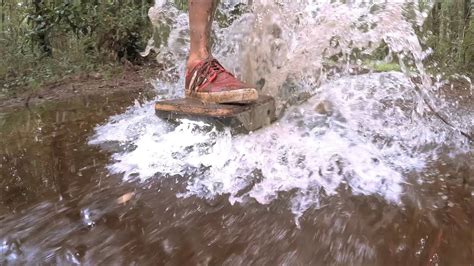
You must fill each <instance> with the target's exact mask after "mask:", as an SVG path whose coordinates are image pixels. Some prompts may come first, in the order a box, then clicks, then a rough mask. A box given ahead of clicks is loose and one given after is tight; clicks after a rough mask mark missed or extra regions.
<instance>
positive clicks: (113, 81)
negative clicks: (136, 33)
mask: <svg viewBox="0 0 474 266" xmlns="http://www.w3.org/2000/svg"><path fill="white" fill-rule="evenodd" d="M158 71H160V69H159V67H158V66H148V65H147V66H124V67H123V69H122V70H121V71H120V72H119V73H117V74H114V75H113V76H112V77H105V76H104V75H102V74H100V73H88V74H78V75H74V76H70V77H66V78H64V79H61V80H59V81H54V82H51V83H47V84H45V85H43V86H41V87H40V88H39V89H37V90H35V91H31V90H29V91H26V92H24V93H21V94H19V95H15V96H11V97H8V96H5V97H4V98H3V99H2V98H1V97H0V112H7V111H8V110H11V109H15V108H19V107H32V106H35V105H38V104H42V103H45V102H52V101H65V100H68V99H72V98H74V97H78V96H91V95H101V96H105V95H109V94H112V93H116V92H124V91H130V93H132V94H137V95H138V94H146V95H152V94H153V86H152V85H151V81H152V79H153V73H157V72H158Z"/></svg>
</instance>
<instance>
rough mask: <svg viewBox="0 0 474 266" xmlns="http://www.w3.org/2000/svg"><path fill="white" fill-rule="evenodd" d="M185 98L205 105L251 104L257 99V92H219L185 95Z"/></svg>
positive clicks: (247, 89)
mask: <svg viewBox="0 0 474 266" xmlns="http://www.w3.org/2000/svg"><path fill="white" fill-rule="evenodd" d="M186 96H187V97H190V98H196V99H199V100H201V101H203V102H206V103H251V102H254V101H256V100H257V99H258V92H257V90H256V89H253V88H245V89H238V90H231V91H220V92H195V93H186Z"/></svg>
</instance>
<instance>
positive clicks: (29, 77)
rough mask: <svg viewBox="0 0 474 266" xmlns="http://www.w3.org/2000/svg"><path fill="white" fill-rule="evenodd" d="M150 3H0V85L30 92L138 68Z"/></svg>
mask: <svg viewBox="0 0 474 266" xmlns="http://www.w3.org/2000/svg"><path fill="white" fill-rule="evenodd" d="M152 2H153V0H106V1H99V0H13V1H11V0H2V2H1V5H2V6H1V7H2V9H1V11H0V16H1V24H0V29H1V32H0V52H1V53H2V57H3V58H2V59H3V60H2V61H3V62H1V63H0V85H1V86H3V89H5V88H9V87H16V86H24V85H28V86H34V85H35V84H36V83H40V82H42V81H43V80H48V79H53V78H55V77H61V76H63V75H64V74H67V73H70V72H76V71H81V70H91V69H96V68H101V67H104V66H108V65H111V64H117V63H118V62H123V60H128V61H131V62H139V61H140V60H141V57H140V56H139V52H140V51H142V50H143V49H144V48H145V45H146V41H147V40H148V39H149V38H150V36H151V25H150V24H149V21H148V17H147V11H148V8H149V7H150V6H151V4H152ZM2 83H3V84H2Z"/></svg>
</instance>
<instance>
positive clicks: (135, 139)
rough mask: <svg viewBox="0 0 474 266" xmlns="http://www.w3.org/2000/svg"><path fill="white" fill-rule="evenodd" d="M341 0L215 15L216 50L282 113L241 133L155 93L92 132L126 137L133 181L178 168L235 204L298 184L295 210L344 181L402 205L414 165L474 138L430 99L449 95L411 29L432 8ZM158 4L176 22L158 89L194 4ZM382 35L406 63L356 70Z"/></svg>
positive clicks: (160, 18) (170, 70)
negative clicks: (165, 115)
mask: <svg viewBox="0 0 474 266" xmlns="http://www.w3.org/2000/svg"><path fill="white" fill-rule="evenodd" d="M331 2H333V1H309V0H308V1H278V2H274V1H264V0H261V1H253V3H252V4H251V5H242V3H240V2H237V1H227V2H224V3H222V4H221V7H222V9H221V10H222V12H224V14H226V15H227V17H228V18H229V20H230V21H231V23H230V25H226V26H225V27H219V25H218V23H215V26H214V29H215V36H216V42H215V47H214V54H215V56H216V57H217V58H219V59H220V60H221V62H222V63H223V64H224V65H225V66H226V67H228V68H229V69H230V70H232V71H233V72H235V73H237V74H238V75H239V76H241V77H242V78H243V79H245V80H247V81H250V82H254V83H258V84H264V86H263V88H262V91H263V93H266V94H271V95H273V96H275V97H276V98H277V100H278V107H279V111H280V114H281V119H280V120H279V121H278V122H277V123H275V124H273V125H271V126H269V127H267V128H265V129H262V130H259V131H257V132H253V133H251V134H249V135H242V136H232V135H231V134H230V130H229V129H224V130H218V129H217V128H215V127H214V126H213V125H209V124H205V123H203V122H197V121H191V120H182V121H181V123H180V124H179V125H178V126H172V125H170V124H168V123H166V122H165V121H162V120H160V119H159V118H157V117H155V116H154V110H153V102H149V103H147V104H145V105H143V106H138V105H137V106H133V107H131V108H129V110H128V111H127V112H125V113H124V114H121V115H117V116H114V117H112V118H110V120H109V122H108V123H106V124H104V125H101V126H98V127H97V128H96V133H95V135H94V136H93V137H92V138H91V140H90V143H91V144H94V145H104V147H109V146H110V145H108V144H110V143H118V144H120V147H121V149H119V150H114V153H113V158H112V162H111V164H110V165H109V170H110V172H111V173H114V174H123V176H124V179H125V180H129V179H136V178H139V179H141V180H146V179H149V178H166V176H169V175H176V174H177V175H180V176H182V177H183V178H182V180H181V181H182V182H185V183H186V191H182V192H180V193H179V194H178V196H182V197H188V196H192V195H194V196H199V197H203V198H213V197H215V196H217V195H223V194H226V195H229V201H230V202H231V203H232V204H233V203H235V202H241V203H242V204H244V202H245V201H246V200H249V199H250V200H255V201H257V202H259V203H261V204H268V203H270V202H272V201H273V200H275V199H276V198H278V197H279V193H280V192H291V199H290V200H289V201H288V206H289V209H291V211H292V212H293V213H294V214H295V217H296V218H298V217H300V216H301V215H302V214H303V213H304V211H305V210H307V209H308V208H312V207H316V208H317V207H318V206H320V202H321V199H322V198H324V197H328V196H334V195H337V193H338V191H339V189H345V190H350V191H351V192H352V193H353V194H355V195H378V196H380V197H382V198H385V199H386V200H387V201H388V202H391V203H393V204H399V203H400V202H401V195H402V194H403V191H404V189H403V183H404V182H406V180H405V176H406V174H407V173H409V172H422V171H423V169H424V168H425V167H426V164H427V162H429V161H430V160H432V159H435V158H436V157H437V156H438V154H439V150H440V149H444V148H446V147H450V148H449V149H450V155H452V156H454V155H455V154H458V153H467V152H469V149H470V146H469V145H470V144H469V142H468V141H467V139H466V138H464V137H463V136H462V135H461V134H460V133H459V131H457V130H454V129H453V128H452V127H450V126H447V125H446V124H445V123H444V122H443V121H442V120H440V119H436V118H435V117H434V116H433V115H427V114H426V112H427V111H430V108H429V106H428V105H427V103H429V104H431V105H433V106H441V105H442V104H444V102H442V101H441V102H440V101H437V100H435V99H436V97H434V95H435V93H436V89H437V86H435V85H433V84H432V81H431V78H430V77H429V75H428V74H427V73H426V71H425V70H424V66H423V59H424V58H425V56H426V55H427V53H429V50H428V51H424V50H423V49H422V48H421V45H420V42H419V40H418V38H417V36H416V34H415V30H414V27H416V26H417V25H421V23H422V22H423V19H424V17H426V13H424V11H423V10H419V9H418V8H417V5H416V4H415V3H414V2H411V1H390V3H388V2H386V1H383V2H382V1H381V2H380V3H377V1H375V2H376V3H372V4H370V5H369V4H367V3H365V1H351V2H350V3H349V4H341V3H331ZM242 6H244V7H246V8H242ZM236 10H239V12H241V13H242V14H239V15H235V13H239V12H236ZM408 11H412V12H411V14H412V16H411V17H409V16H408V15H407V13H409V12H408ZM149 14H150V17H151V20H152V22H153V23H154V24H155V25H156V27H157V28H160V27H163V23H167V24H168V25H171V27H170V32H169V37H168V38H167V41H166V42H163V43H161V44H160V45H159V46H158V47H153V46H149V50H152V49H153V50H155V51H156V52H157V53H158V58H157V60H159V61H160V62H161V63H163V64H164V65H165V67H166V70H165V71H163V72H162V73H160V77H159V79H158V80H157V81H156V83H155V87H156V89H157V91H158V93H159V96H158V97H157V98H158V99H159V98H162V97H178V96H181V95H182V94H183V87H184V86H183V83H184V80H183V78H182V77H183V76H184V75H183V73H184V62H185V58H186V54H187V47H188V34H187V33H188V24H187V23H188V20H187V14H186V13H184V12H181V11H179V10H178V9H176V8H175V7H174V6H173V5H172V4H171V3H168V2H166V1H157V2H156V5H155V6H154V7H153V8H152V9H151V10H150V12H149ZM382 43H386V44H387V45H388V47H389V49H390V53H389V54H388V56H387V60H389V59H390V58H392V57H393V56H396V57H397V58H398V59H399V63H400V64H401V67H402V71H403V72H387V73H368V74H360V75H352V72H354V69H355V68H357V67H359V66H360V65H361V64H362V62H361V59H360V58H358V57H357V56H359V55H364V54H370V53H371V52H372V51H374V50H375V49H376V48H377V47H379V46H380V45H381V44H382ZM150 44H152V43H150ZM354 51H359V53H358V54H355V53H354ZM328 62H331V63H332V64H333V67H332V68H331V70H330V71H328V69H327V68H326V67H325V66H326V65H327V64H328ZM414 70H415V71H414ZM413 76H417V77H418V78H419V79H420V80H421V82H420V84H421V85H419V84H418V85H417V84H414V83H413V81H412V77H413ZM471 90H472V87H471ZM301 99H305V100H307V101H306V102H304V103H301ZM431 111H433V110H431ZM470 119H472V115H471V116H470ZM421 181H422V180H421ZM296 221H298V219H296Z"/></svg>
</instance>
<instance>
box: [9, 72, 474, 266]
mask: <svg viewBox="0 0 474 266" xmlns="http://www.w3.org/2000/svg"><path fill="white" fill-rule="evenodd" d="M120 80H128V78H124V79H117V80H115V81H117V83H114V82H112V81H107V82H105V83H106V84H108V86H109V87H103V88H108V89H110V90H107V91H102V92H101V93H94V92H96V91H97V90H95V89H97V88H99V86H101V85H97V86H95V85H93V86H91V83H92V84H95V83H94V81H93V80H92V79H91V80H89V81H87V82H91V83H85V84H83V85H80V86H83V87H82V88H83V90H84V91H83V92H84V93H79V95H78V93H76V92H74V91H73V90H72V89H71V88H73V86H72V84H78V83H80V84H82V81H84V80H82V81H80V80H78V81H77V83H74V82H76V81H74V82H72V83H71V86H69V85H70V84H62V85H59V88H61V90H62V89H63V90H64V91H68V92H67V95H70V96H71V97H65V96H64V95H61V96H55V95H56V94H55V93H60V91H61V90H59V91H57V92H55V93H53V92H49V91H48V92H46V90H45V91H43V93H45V94H43V95H44V96H43V99H41V98H40V97H39V96H35V97H33V96H32V97H31V99H30V101H31V103H34V104H31V103H30V106H29V108H26V107H24V106H25V105H24V104H17V105H15V104H10V105H4V108H5V109H3V111H1V110H0V147H1V148H0V264H2V265H10V264H11V265H18V264H60V265H73V264H86V265H88V264H94V265H95V264H105V265H115V264H119V265H122V264H139V265H277V264H289V265H435V264H436V263H440V265H470V264H472V262H473V249H472V243H473V237H474V231H473V230H472V228H473V225H474V223H473V217H474V213H473V210H474V203H473V201H472V197H473V195H474V194H473V193H474V192H473V191H474V190H473V188H474V183H473V180H472V179H473V176H474V169H473V164H472V155H471V154H465V155H461V156H458V157H455V158H450V157H449V156H445V157H440V158H438V159H437V160H434V161H432V162H430V164H431V165H430V167H428V169H429V170H428V171H427V172H425V173H422V176H420V174H417V173H407V176H408V180H409V181H408V182H407V184H405V185H404V189H405V193H404V196H403V199H402V201H403V202H402V204H401V205H394V204H389V203H387V202H386V201H384V200H383V199H382V198H380V197H378V196H376V195H373V196H354V195H352V194H351V192H350V191H348V190H347V189H344V188H341V189H340V193H338V195H334V196H330V197H324V198H323V200H322V202H321V206H322V207H321V208H319V209H311V210H309V211H307V212H306V213H305V214H304V216H303V217H302V218H301V220H300V227H297V225H296V224H295V222H294V216H293V214H292V213H291V212H290V211H289V210H288V208H287V202H288V201H289V199H290V198H291V195H290V194H291V193H292V192H287V193H281V194H280V195H279V198H278V200H275V201H273V202H272V203H271V204H270V205H260V204H258V203H256V202H255V201H252V200H249V201H248V202H244V203H241V204H235V205H231V204H230V203H229V201H228V200H227V196H226V195H223V196H221V197H218V198H216V199H212V200H205V199H200V198H181V197H178V196H177V193H179V192H182V191H184V188H183V187H182V184H183V181H184V180H186V179H187V178H189V177H186V176H160V175H159V174H157V175H156V178H152V179H150V181H147V182H145V183H138V182H126V183H125V182H123V181H122V178H121V176H117V175H110V174H109V172H108V170H107V165H108V163H109V162H110V161H111V158H110V154H109V153H108V152H105V151H103V150H101V149H99V148H98V147H95V146H90V145H88V144H87V142H88V139H89V138H90V137H91V136H92V134H93V128H94V127H95V126H96V125H97V124H101V123H104V122H105V121H106V120H107V118H108V117H109V116H110V115H113V114H117V113H120V112H123V111H124V110H125V109H126V108H127V107H128V106H130V105H132V104H134V103H135V104H139V103H140V102H144V101H146V100H148V99H150V96H149V95H148V94H147V93H144V92H146V91H147V89H146V88H145V86H148V85H146V84H145V83H146V82H143V80H142V81H139V80H138V79H137V80H136V82H135V83H133V82H132V83H129V85H127V86H129V87H128V89H126V90H125V89H123V88H125V87H126V86H125V85H124V86H122V85H120ZM140 82H141V83H140ZM98 84H103V83H100V82H99V83H98ZM132 85H133V86H132ZM78 86H79V85H78ZM94 86H95V87H94ZM114 86H115V87H114ZM118 87H120V89H117V88H118ZM94 88H95V89H94ZM114 88H115V89H114ZM45 89H46V88H45ZM104 90H105V89H104ZM89 92H90V93H89ZM38 93H39V94H38V95H41V91H40V92H38ZM55 97H56V98H55ZM18 102H19V103H23V101H22V100H19V101H18ZM6 106H8V111H7V109H6ZM131 130H133V129H131ZM127 148H128V147H114V149H115V150H117V151H119V150H121V149H127ZM420 178H423V180H425V182H418V180H420Z"/></svg>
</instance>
